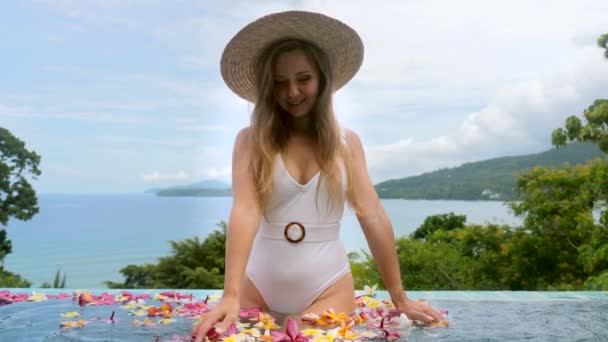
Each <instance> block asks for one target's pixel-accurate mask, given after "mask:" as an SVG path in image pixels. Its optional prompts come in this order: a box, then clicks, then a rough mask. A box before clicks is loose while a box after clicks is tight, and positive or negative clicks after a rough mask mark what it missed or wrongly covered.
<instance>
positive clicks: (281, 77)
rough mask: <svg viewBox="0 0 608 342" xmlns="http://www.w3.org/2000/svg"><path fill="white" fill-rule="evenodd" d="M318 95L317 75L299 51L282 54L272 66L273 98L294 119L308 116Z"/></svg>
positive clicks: (312, 66)
mask: <svg viewBox="0 0 608 342" xmlns="http://www.w3.org/2000/svg"><path fill="white" fill-rule="evenodd" d="M318 94H319V73H318V72H317V69H316V68H315V66H314V65H313V64H311V63H310V62H309V60H308V58H307V57H306V55H305V54H304V52H302V51H301V50H293V51H289V52H284V53H282V54H281V55H279V56H278V58H277V61H276V64H275V66H274V96H275V99H276V101H277V103H278V104H279V105H280V106H281V108H283V109H284V110H285V111H286V112H288V113H289V114H291V115H293V116H294V117H302V116H305V115H308V114H309V113H310V111H311V110H312V108H313V106H314V105H315V102H316V101H317V96H318Z"/></svg>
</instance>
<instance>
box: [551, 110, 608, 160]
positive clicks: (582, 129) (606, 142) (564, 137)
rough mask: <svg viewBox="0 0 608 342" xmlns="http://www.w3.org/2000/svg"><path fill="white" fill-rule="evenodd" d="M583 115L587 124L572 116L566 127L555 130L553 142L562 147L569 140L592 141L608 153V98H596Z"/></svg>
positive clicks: (552, 137)
mask: <svg viewBox="0 0 608 342" xmlns="http://www.w3.org/2000/svg"><path fill="white" fill-rule="evenodd" d="M583 116H584V117H585V119H586V120H587V123H586V124H585V125H583V123H582V122H581V119H579V118H578V117H576V116H570V117H568V118H567V119H566V124H565V129H564V128H556V129H555V130H553V133H552V134H551V142H552V144H553V145H554V146H555V147H562V146H565V145H566V143H567V142H568V141H591V142H595V143H597V145H598V146H599V148H600V149H601V150H602V151H604V152H606V153H608V100H607V99H597V100H595V101H594V102H593V104H592V105H591V106H589V108H587V109H585V111H584V112H583Z"/></svg>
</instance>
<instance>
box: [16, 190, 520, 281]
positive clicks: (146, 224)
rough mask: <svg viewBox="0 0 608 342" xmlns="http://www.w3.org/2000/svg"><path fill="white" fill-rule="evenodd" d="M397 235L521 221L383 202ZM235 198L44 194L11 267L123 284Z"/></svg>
mask: <svg viewBox="0 0 608 342" xmlns="http://www.w3.org/2000/svg"><path fill="white" fill-rule="evenodd" d="M382 202H383V204H384V206H385V208H386V211H387V213H388V215H389V217H390V218H391V220H392V222H393V227H394V230H395V235H396V236H402V235H406V234H409V233H411V232H412V231H414V230H415V229H416V228H417V227H418V226H419V225H420V224H421V223H422V222H423V221H424V219H425V218H426V217H427V216H429V215H434V214H442V213H448V212H454V213H456V214H459V215H467V221H468V222H469V223H486V222H493V223H499V224H518V223H519V220H517V219H516V218H514V217H513V216H512V215H511V214H510V212H509V210H508V209H507V208H506V207H505V206H504V204H503V203H502V202H489V201H424V200H383V201H382ZM231 203H232V199H231V198H229V197H158V196H154V195H139V194H138V195H42V196H40V198H39V207H40V212H39V213H38V214H37V215H36V216H34V218H33V219H32V220H30V221H26V222H22V221H17V220H11V221H10V222H9V224H8V227H7V230H8V237H9V239H10V240H11V241H12V244H13V252H12V254H9V255H8V256H7V257H6V259H5V268H6V269H7V270H9V271H13V272H16V273H18V274H20V275H22V276H24V277H25V278H26V279H28V280H30V281H31V282H32V283H33V284H32V285H33V286H40V285H42V283H43V282H45V281H46V282H52V280H53V279H54V276H55V272H56V271H57V270H58V269H61V271H62V272H66V273H67V286H68V287H72V288H99V287H103V286H104V285H103V281H106V280H111V281H122V280H123V278H122V276H121V274H120V273H119V270H120V269H121V268H123V267H125V266H126V265H129V264H137V265H140V264H143V263H155V262H156V260H157V258H158V257H160V256H164V255H168V254H170V247H169V244H168V241H169V240H173V241H179V240H183V239H186V238H192V237H195V236H198V237H200V238H201V239H204V237H205V236H207V234H209V233H210V232H212V231H213V230H215V229H216V228H217V227H216V223H218V222H219V221H221V220H228V216H229V212H230V206H231ZM342 240H343V242H344V245H345V247H346V249H347V250H348V251H358V250H360V249H365V250H367V245H366V242H365V238H364V236H363V233H362V232H361V229H360V227H359V224H358V222H357V219H356V217H355V216H354V215H353V214H352V212H346V213H345V217H344V219H343V230H342Z"/></svg>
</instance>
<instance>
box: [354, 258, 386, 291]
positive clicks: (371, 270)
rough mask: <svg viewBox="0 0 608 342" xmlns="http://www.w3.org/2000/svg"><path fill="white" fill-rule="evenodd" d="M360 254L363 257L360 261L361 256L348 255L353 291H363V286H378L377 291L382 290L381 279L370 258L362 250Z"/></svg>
mask: <svg viewBox="0 0 608 342" xmlns="http://www.w3.org/2000/svg"><path fill="white" fill-rule="evenodd" d="M361 254H362V255H363V257H365V259H364V260H362V258H361V255H359V253H357V252H350V253H348V260H349V261H350V270H351V273H352V275H353V280H354V282H355V289H357V290H363V288H364V287H365V285H370V286H371V285H373V284H378V286H379V289H380V290H382V287H381V286H382V278H381V277H380V273H379V272H378V269H377V268H376V264H375V263H374V260H373V258H372V256H371V255H370V254H369V253H367V252H366V251H364V250H361Z"/></svg>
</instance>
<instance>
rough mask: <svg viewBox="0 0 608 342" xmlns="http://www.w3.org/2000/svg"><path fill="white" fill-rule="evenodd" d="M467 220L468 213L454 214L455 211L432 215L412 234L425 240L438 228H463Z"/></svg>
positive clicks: (447, 229)
mask: <svg viewBox="0 0 608 342" xmlns="http://www.w3.org/2000/svg"><path fill="white" fill-rule="evenodd" d="M466 220H467V217H466V215H454V213H449V214H441V215H432V216H429V217H427V218H426V219H425V220H424V222H423V223H422V225H421V226H420V227H418V228H417V229H416V230H415V231H414V232H413V233H412V234H411V237H412V238H413V239H417V240H424V239H426V238H427V237H428V236H429V235H431V234H432V233H433V232H435V231H437V230H444V231H450V230H454V229H457V228H462V227H464V223H465V222H466Z"/></svg>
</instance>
